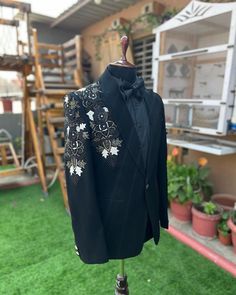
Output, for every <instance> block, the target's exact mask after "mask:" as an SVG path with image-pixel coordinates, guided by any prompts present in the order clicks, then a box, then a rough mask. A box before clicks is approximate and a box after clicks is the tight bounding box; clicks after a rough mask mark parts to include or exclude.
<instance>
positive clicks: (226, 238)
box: [217, 212, 232, 246]
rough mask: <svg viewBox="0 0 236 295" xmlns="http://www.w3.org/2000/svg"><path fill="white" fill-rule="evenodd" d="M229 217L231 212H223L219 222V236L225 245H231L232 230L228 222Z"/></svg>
mask: <svg viewBox="0 0 236 295" xmlns="http://www.w3.org/2000/svg"><path fill="white" fill-rule="evenodd" d="M228 219H229V213H228V212H223V214H222V216H221V219H220V222H219V223H218V226H217V230H218V238H219V241H220V242H221V243H222V244H223V245H225V246H228V245H231V243H232V241H231V230H230V228H229V226H228V224H227V222H228Z"/></svg>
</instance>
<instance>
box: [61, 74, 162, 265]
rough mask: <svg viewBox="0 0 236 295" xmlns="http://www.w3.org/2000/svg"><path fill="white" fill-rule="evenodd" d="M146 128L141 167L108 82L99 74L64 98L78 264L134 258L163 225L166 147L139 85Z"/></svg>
mask: <svg viewBox="0 0 236 295" xmlns="http://www.w3.org/2000/svg"><path fill="white" fill-rule="evenodd" d="M143 96H144V99H145V102H146V104H147V110H148V116H149V121H150V122H149V123H150V133H151V134H150V142H149V151H148V161H147V167H146V169H145V167H144V160H143V157H142V153H141V146H140V140H139V138H138V135H137V132H136V130H135V128H134V124H133V121H132V118H131V116H130V113H129V111H128V109H127V106H126V104H125V102H124V100H123V99H122V97H121V93H120V90H119V87H118V85H117V83H116V82H115V79H112V77H111V74H110V73H109V71H108V70H107V69H106V70H105V71H104V73H103V74H102V75H101V76H100V78H99V79H98V80H97V81H96V82H95V83H93V84H90V85H88V86H86V87H85V88H82V89H79V90H77V91H73V92H70V93H68V94H67V95H65V97H64V111H65V130H64V132H65V154H64V161H65V176H66V183H67V192H68V202H69V207H70V213H71V221H72V229H73V233H74V238H75V251H76V254H77V255H79V257H80V259H81V260H82V261H83V262H84V263H88V264H98V263H105V262H107V261H108V260H109V259H121V258H128V257H133V256H137V255H138V254H139V253H140V252H141V251H142V248H143V244H144V242H146V241H147V240H149V239H150V238H152V237H153V238H154V242H155V244H158V241H159V237H160V226H161V227H163V228H168V215H167V167H166V160H167V142H166V128H165V112H164V105H163V102H162V99H161V97H160V96H159V95H158V94H157V93H155V92H153V91H151V90H147V89H146V88H145V87H143Z"/></svg>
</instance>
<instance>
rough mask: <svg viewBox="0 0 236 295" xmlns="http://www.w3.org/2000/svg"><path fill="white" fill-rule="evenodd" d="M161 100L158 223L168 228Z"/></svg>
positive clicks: (164, 134)
mask: <svg viewBox="0 0 236 295" xmlns="http://www.w3.org/2000/svg"><path fill="white" fill-rule="evenodd" d="M160 100H161V109H160V111H161V112H160V116H161V130H160V132H161V136H160V150H159V160H158V172H159V173H158V175H157V177H158V183H159V196H160V207H159V208H160V209H159V210H160V212H159V216H160V225H161V227H163V228H167V229H168V224H169V221H168V189H167V188H168V179H167V140H166V134H167V130H166V126H165V110H164V103H163V101H162V98H161V97H160Z"/></svg>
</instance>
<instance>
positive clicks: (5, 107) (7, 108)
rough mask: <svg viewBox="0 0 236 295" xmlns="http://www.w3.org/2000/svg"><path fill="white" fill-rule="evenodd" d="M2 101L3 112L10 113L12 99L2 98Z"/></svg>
mask: <svg viewBox="0 0 236 295" xmlns="http://www.w3.org/2000/svg"><path fill="white" fill-rule="evenodd" d="M2 103H3V111H4V113H12V100H10V99H4V100H3V101H2Z"/></svg>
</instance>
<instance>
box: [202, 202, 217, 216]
mask: <svg viewBox="0 0 236 295" xmlns="http://www.w3.org/2000/svg"><path fill="white" fill-rule="evenodd" d="M202 206H203V212H204V213H206V214H207V215H214V214H216V213H217V212H218V208H217V206H216V204H214V203H213V202H211V201H210V202H203V204H202Z"/></svg>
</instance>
